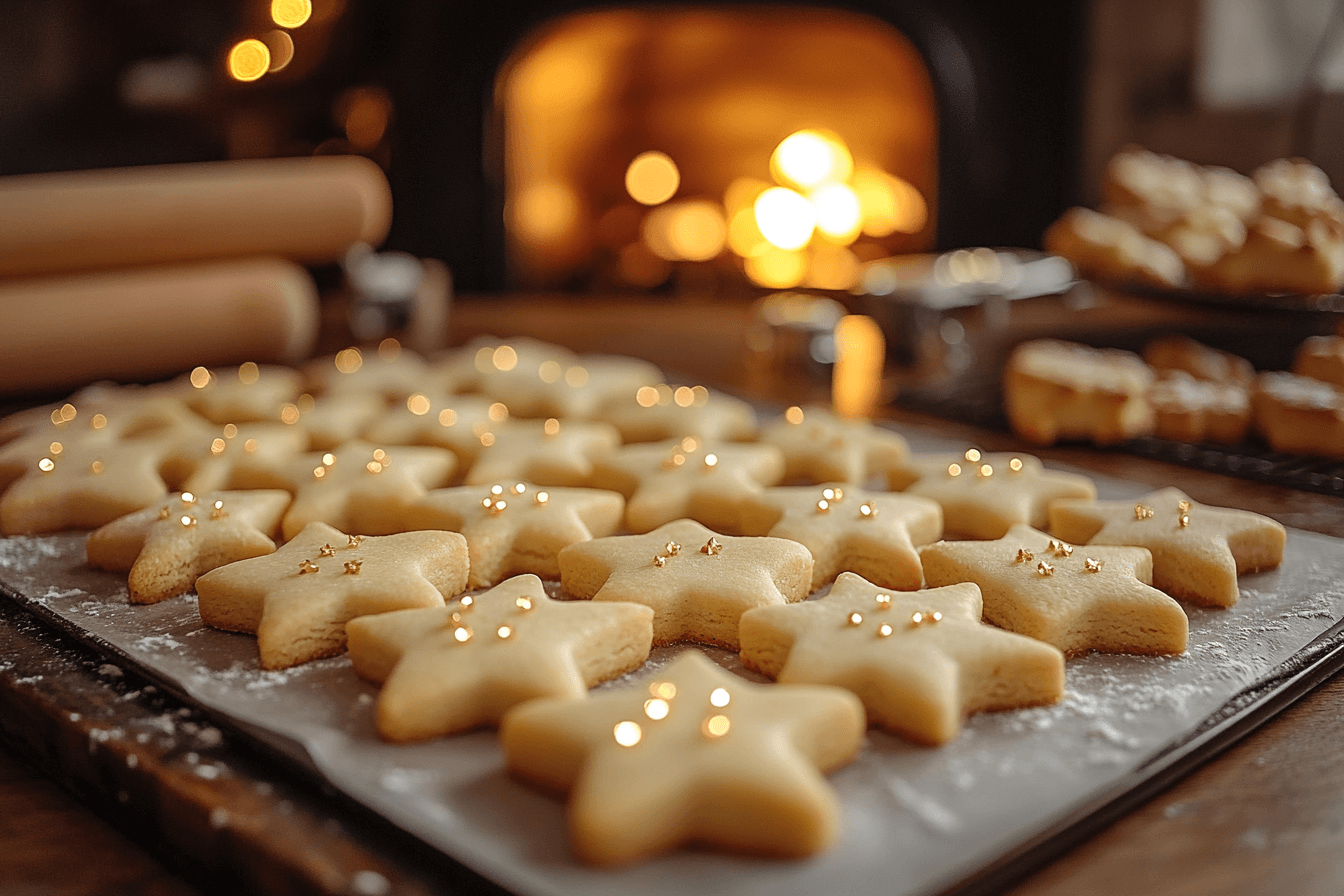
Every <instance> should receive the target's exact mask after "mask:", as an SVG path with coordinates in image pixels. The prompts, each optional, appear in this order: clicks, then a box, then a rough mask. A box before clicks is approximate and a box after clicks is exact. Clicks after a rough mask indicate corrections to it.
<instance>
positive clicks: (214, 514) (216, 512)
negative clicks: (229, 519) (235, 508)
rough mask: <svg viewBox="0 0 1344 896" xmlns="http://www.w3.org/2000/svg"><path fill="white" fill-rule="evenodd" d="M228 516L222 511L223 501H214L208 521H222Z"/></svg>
mask: <svg viewBox="0 0 1344 896" xmlns="http://www.w3.org/2000/svg"><path fill="white" fill-rule="evenodd" d="M228 515H229V514H228V512H227V511H225V510H224V501H223V499H219V500H216V501H215V504H214V506H213V507H211V508H210V519H212V520H222V519H224V517H226V516H228Z"/></svg>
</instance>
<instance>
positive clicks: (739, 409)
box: [594, 383, 756, 442]
mask: <svg viewBox="0 0 1344 896" xmlns="http://www.w3.org/2000/svg"><path fill="white" fill-rule="evenodd" d="M594 419H595V420H602V421H605V422H607V423H610V424H612V425H613V426H615V427H616V428H617V429H618V430H620V432H621V439H622V440H624V441H626V442H656V441H659V440H660V439H679V438H681V437H683V436H692V437H694V438H697V439H708V440H710V441H727V442H741V441H746V440H749V439H753V438H755V437H756V412H755V411H753V410H752V409H751V405H749V404H747V403H746V402H745V401H742V400H741V399H740V398H733V397H732V396H731V395H724V394H723V393H722V392H711V391H710V390H709V389H706V388H705V387H704V386H677V387H676V388H673V387H672V386H669V385H667V384H666V383H659V384H658V385H656V386H641V387H639V388H638V389H636V390H633V391H631V392H628V393H626V394H625V395H624V396H622V397H620V398H617V399H614V400H612V401H611V402H609V403H608V404H607V405H606V406H605V407H603V408H602V409H600V410H599V411H598V412H596V413H595V414H594Z"/></svg>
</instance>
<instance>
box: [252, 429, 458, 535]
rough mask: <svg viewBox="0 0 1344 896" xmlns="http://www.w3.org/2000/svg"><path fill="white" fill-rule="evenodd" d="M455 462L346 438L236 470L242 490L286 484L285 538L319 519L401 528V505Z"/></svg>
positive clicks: (426, 451) (439, 451)
mask: <svg viewBox="0 0 1344 896" xmlns="http://www.w3.org/2000/svg"><path fill="white" fill-rule="evenodd" d="M456 463H457V461H456V460H455V459H454V457H453V454H452V452H451V451H448V450H446V449H443V448H424V447H405V446H402V447H395V448H376V447H374V446H373V445H370V444H369V443H367V442H347V443H345V444H344V445H342V446H341V447H339V448H337V449H335V450H334V451H328V452H317V453H313V454H303V455H300V456H299V457H297V458H295V459H293V460H289V461H284V462H282V463H279V464H269V465H267V464H261V463H260V462H258V463H256V464H249V465H248V466H247V468H246V469H242V468H241V467H240V468H239V469H237V470H236V471H235V475H234V482H235V484H237V485H238V486H239V487H242V488H286V489H289V490H290V491H291V492H293V493H294V503H293V504H291V505H290V508H289V510H288V511H287V512H286V513H285V519H284V522H283V524H282V527H283V529H284V535H285V538H293V537H294V536H295V535H296V534H298V532H299V530H301V529H302V528H303V527H304V526H306V525H308V524H309V523H312V522H316V521H321V522H324V523H327V524H329V525H332V526H335V527H336V528H338V529H341V530H342V531H346V532H352V533H358V534H361V535H385V534H388V533H391V532H402V531H405V529H406V526H405V524H404V517H405V513H406V509H407V508H408V507H410V506H411V505H412V504H414V503H415V502H416V501H418V500H420V498H422V497H424V495H425V492H426V491H427V490H429V489H431V488H437V487H439V486H441V485H444V484H445V483H446V482H447V481H448V478H449V477H450V476H451V475H452V472H453V470H454V468H455V467H456Z"/></svg>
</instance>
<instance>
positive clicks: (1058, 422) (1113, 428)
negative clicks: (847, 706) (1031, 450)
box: [1003, 339, 1153, 446]
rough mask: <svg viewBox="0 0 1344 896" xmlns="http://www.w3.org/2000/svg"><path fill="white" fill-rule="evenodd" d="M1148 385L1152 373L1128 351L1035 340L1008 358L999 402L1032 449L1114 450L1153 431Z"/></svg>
mask: <svg viewBox="0 0 1344 896" xmlns="http://www.w3.org/2000/svg"><path fill="white" fill-rule="evenodd" d="M1152 382H1153V372H1152V370H1151V369H1150V368H1149V367H1148V365H1147V364H1145V363H1143V359H1142V358H1140V357H1139V356H1138V355H1136V354H1133V353H1132V352H1123V351H1117V350H1114V349H1094V348H1089V347H1087V346H1085V345H1078V344H1076V343H1072V342H1062V341H1059V340H1056V339H1037V340H1034V341H1031V342H1024V343H1022V344H1021V345H1019V346H1017V348H1015V349H1013V353H1012V354H1011V355H1010V356H1009V357H1008V363H1007V366H1006V367H1005V369H1004V374H1003V397H1004V404H1005V407H1006V409H1007V412H1008V422H1009V423H1010V424H1011V425H1012V427H1013V432H1015V433H1017V435H1018V436H1020V437H1021V438H1023V439H1025V440H1026V441H1027V442H1029V443H1031V444H1032V445H1040V446H1047V445H1053V444H1054V443H1055V442H1057V441H1058V440H1060V439H1087V440H1089V441H1091V442H1094V443H1095V444H1098V445H1113V444H1115V443H1117V442H1123V441H1125V440H1127V439H1132V438H1134V437H1135V436H1141V435H1147V434H1148V433H1150V432H1152V430H1153V410H1152V408H1151V407H1149V405H1148V401H1147V398H1146V392H1147V390H1148V387H1149V386H1150V385H1151V384H1152Z"/></svg>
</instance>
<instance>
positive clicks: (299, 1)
mask: <svg viewBox="0 0 1344 896" xmlns="http://www.w3.org/2000/svg"><path fill="white" fill-rule="evenodd" d="M312 14H313V4H312V0H271V21H273V22H275V24H277V25H279V26H280V27H281V28H298V27H299V26H300V25H302V24H303V23H304V22H306V21H308V18H309V17H310V16H311V15H312Z"/></svg>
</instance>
